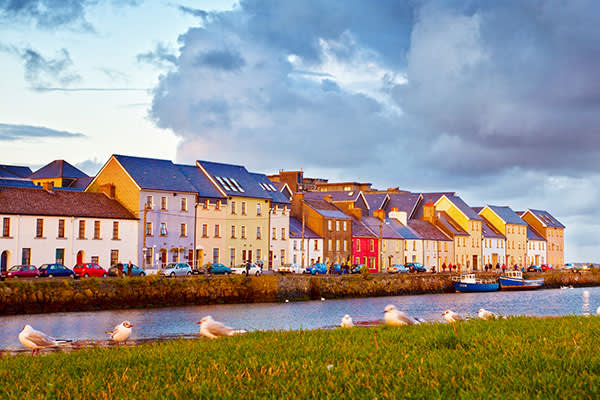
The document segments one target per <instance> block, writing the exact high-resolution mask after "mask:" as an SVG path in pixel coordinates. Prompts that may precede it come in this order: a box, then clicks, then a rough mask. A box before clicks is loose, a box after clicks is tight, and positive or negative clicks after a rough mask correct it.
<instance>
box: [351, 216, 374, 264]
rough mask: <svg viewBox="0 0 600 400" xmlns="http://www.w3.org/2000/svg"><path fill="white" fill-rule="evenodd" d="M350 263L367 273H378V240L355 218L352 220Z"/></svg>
mask: <svg viewBox="0 0 600 400" xmlns="http://www.w3.org/2000/svg"><path fill="white" fill-rule="evenodd" d="M352 263H353V264H357V265H358V264H362V265H365V266H367V267H368V268H369V272H379V240H378V238H377V235H376V234H375V232H373V231H372V230H371V229H369V227H368V226H367V225H366V224H364V223H363V222H362V221H361V220H359V219H357V218H353V219H352Z"/></svg>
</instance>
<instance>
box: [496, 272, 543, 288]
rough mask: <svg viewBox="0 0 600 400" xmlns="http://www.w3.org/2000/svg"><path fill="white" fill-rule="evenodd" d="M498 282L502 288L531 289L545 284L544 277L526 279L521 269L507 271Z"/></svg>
mask: <svg viewBox="0 0 600 400" xmlns="http://www.w3.org/2000/svg"><path fill="white" fill-rule="evenodd" d="M498 282H499V283H500V289H501V290H531V289H539V288H541V287H542V286H544V278H538V279H525V278H523V272H521V271H507V272H506V273H505V274H504V275H502V276H500V277H499V278H498Z"/></svg>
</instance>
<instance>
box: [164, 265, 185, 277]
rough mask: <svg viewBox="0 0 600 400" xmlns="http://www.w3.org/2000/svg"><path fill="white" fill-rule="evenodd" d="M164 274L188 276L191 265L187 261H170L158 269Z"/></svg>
mask: <svg viewBox="0 0 600 400" xmlns="http://www.w3.org/2000/svg"><path fill="white" fill-rule="evenodd" d="M160 273H161V275H164V276H170V277H175V276H188V275H192V267H190V265H189V264H188V263H171V264H167V266H166V267H165V268H164V269H163V270H161V271H160Z"/></svg>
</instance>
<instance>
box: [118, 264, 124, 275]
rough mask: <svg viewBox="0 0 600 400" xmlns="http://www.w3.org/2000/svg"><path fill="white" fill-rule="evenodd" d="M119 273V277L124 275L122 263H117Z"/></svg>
mask: <svg viewBox="0 0 600 400" xmlns="http://www.w3.org/2000/svg"><path fill="white" fill-rule="evenodd" d="M117 275H118V276H119V278H122V277H123V264H121V263H119V264H117Z"/></svg>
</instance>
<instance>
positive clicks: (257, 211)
mask: <svg viewBox="0 0 600 400" xmlns="http://www.w3.org/2000/svg"><path fill="white" fill-rule="evenodd" d="M261 214H262V209H261V207H260V203H256V215H261Z"/></svg>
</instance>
